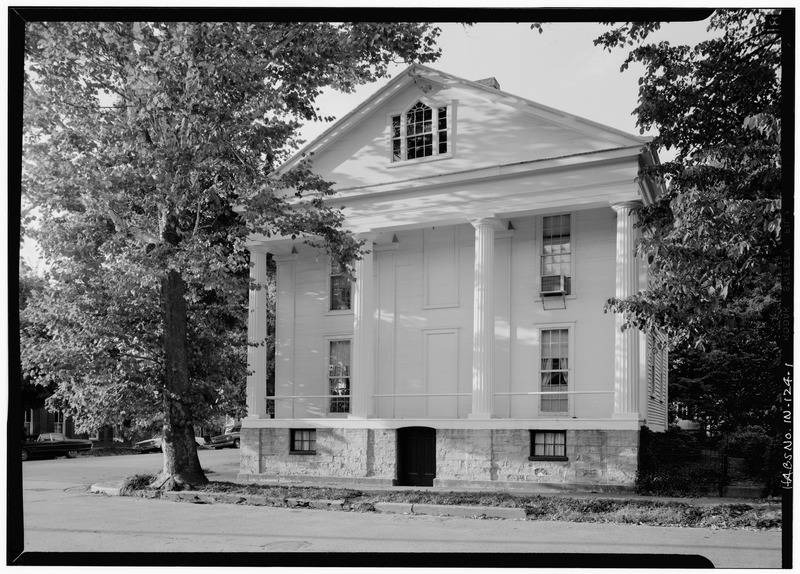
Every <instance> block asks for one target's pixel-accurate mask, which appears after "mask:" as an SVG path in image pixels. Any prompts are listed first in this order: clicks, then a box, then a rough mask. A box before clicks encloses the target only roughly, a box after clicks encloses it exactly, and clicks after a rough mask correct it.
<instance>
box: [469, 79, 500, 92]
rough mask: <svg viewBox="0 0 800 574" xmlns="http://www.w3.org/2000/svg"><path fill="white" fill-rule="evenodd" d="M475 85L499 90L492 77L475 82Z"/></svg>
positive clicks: (498, 85)
mask: <svg viewBox="0 0 800 574" xmlns="http://www.w3.org/2000/svg"><path fill="white" fill-rule="evenodd" d="M475 83H476V84H483V85H484V86H489V87H490V88H494V89H495V90H499V89H500V84H498V83H497V80H496V79H495V78H494V77H491V78H484V79H482V80H475Z"/></svg>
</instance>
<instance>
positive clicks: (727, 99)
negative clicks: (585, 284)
mask: <svg viewBox="0 0 800 574" xmlns="http://www.w3.org/2000/svg"><path fill="white" fill-rule="evenodd" d="M782 18H784V16H782V15H781V14H780V11H777V10H717V11H715V12H714V13H713V14H712V15H711V17H710V18H709V22H708V38H707V39H706V40H704V41H702V42H700V43H699V44H697V45H696V46H693V47H692V46H685V45H671V44H670V43H669V42H666V41H661V42H657V43H656V42H650V43H648V41H649V39H650V38H651V35H652V34H654V33H655V32H657V31H658V30H660V29H661V27H662V23H661V22H627V23H624V24H616V23H613V22H607V23H606V24H608V25H611V26H612V28H611V30H609V31H607V32H606V33H604V34H602V35H601V36H600V37H599V38H597V39H596V40H595V44H596V45H599V46H601V47H602V48H604V49H606V50H608V51H613V50H616V49H629V50H630V51H629V53H628V55H627V58H626V59H625V61H624V62H623V64H622V68H621V71H625V70H627V69H628V68H629V66H630V65H631V64H634V63H636V64H641V65H642V66H643V68H644V71H643V75H642V77H641V78H640V79H639V101H638V106H637V107H636V109H635V110H634V111H633V113H634V115H636V118H637V125H638V126H639V127H640V129H641V131H642V132H643V133H644V132H645V131H646V130H650V129H654V130H655V131H656V135H655V137H653V139H652V141H651V142H650V143H649V144H648V146H647V147H648V148H649V149H650V150H652V151H658V150H660V149H666V150H674V153H675V157H674V159H672V160H671V161H667V162H664V163H663V164H660V165H655V166H652V167H646V168H643V169H642V171H641V173H640V177H642V178H652V179H654V180H656V181H661V182H662V183H664V185H665V190H666V191H665V193H664V194H663V195H662V196H661V197H660V198H658V200H657V201H656V202H655V203H653V204H652V205H650V206H643V207H641V208H640V209H638V210H637V215H638V218H639V224H638V227H639V230H640V232H641V233H640V235H641V238H640V240H639V241H638V244H637V254H638V255H639V256H640V257H642V258H644V259H645V260H646V261H647V262H648V263H649V264H650V265H649V285H648V286H647V288H646V289H642V290H641V291H640V292H639V293H637V294H635V295H632V296H630V297H627V298H625V299H618V298H612V299H610V300H609V301H608V302H607V304H606V309H607V310H611V311H614V312H617V313H621V314H622V315H623V316H624V318H625V327H626V328H631V327H633V328H639V329H642V330H644V331H651V330H660V331H663V332H665V333H666V334H667V335H668V336H669V338H670V343H671V345H672V349H671V352H670V364H671V366H670V379H669V385H670V399H671V400H673V401H676V402H679V403H681V404H683V405H686V406H688V407H689V408H690V410H691V411H692V412H694V413H697V415H698V418H699V419H700V421H702V422H704V424H706V425H707V426H708V427H709V428H710V429H712V430H717V431H730V430H733V429H735V428H736V427H737V426H739V425H741V426H747V425H748V424H758V425H760V426H762V427H763V428H765V430H771V431H772V432H773V433H774V431H775V429H776V428H777V418H776V417H777V413H776V407H777V406H778V405H779V402H780V392H781V388H780V385H781V383H782V381H781V377H780V368H781V360H780V348H781V340H780V338H781V333H780V330H779V329H778V328H777V325H779V324H780V318H781V305H780V300H781V294H782V289H781V275H780V271H781V265H780V263H781V260H780V253H781V252H780V250H781V207H782V204H781V192H782V189H781V177H782V171H781V168H782V151H783V150H782V148H781V109H782V107H781V103H782V102H781V93H782V92H781V80H782V69H781V64H782V53H781V47H782V46H781V31H782V30H785V25H784V24H782V22H784V23H785V22H786V20H782ZM786 18H787V19H788V17H786ZM533 27H534V28H537V29H538V30H539V32H542V28H541V26H540V25H534V26H533Z"/></svg>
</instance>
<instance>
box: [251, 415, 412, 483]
mask: <svg viewBox="0 0 800 574" xmlns="http://www.w3.org/2000/svg"><path fill="white" fill-rule="evenodd" d="M316 430H317V433H316V434H317V439H316V440H317V443H316V454H291V453H290V452H289V446H290V439H289V434H290V429H288V428H262V429H247V428H244V429H242V454H241V462H240V469H239V472H240V474H242V475H260V477H261V478H270V477H273V478H279V477H286V476H301V477H326V478H327V477H335V478H347V479H355V478H385V479H388V480H389V481H390V482H391V480H392V479H394V478H395V477H396V475H397V460H396V459H397V455H396V453H395V448H396V447H395V445H396V443H397V438H396V436H397V431H395V430H392V429H342V428H320V429H316Z"/></svg>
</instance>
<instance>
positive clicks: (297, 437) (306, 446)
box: [289, 429, 317, 454]
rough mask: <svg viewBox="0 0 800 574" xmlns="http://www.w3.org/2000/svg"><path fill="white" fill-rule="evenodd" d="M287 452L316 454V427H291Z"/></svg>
mask: <svg viewBox="0 0 800 574" xmlns="http://www.w3.org/2000/svg"><path fill="white" fill-rule="evenodd" d="M289 432H290V433H291V435H290V439H291V440H290V445H289V454H317V430H316V429H291V430H290V431H289Z"/></svg>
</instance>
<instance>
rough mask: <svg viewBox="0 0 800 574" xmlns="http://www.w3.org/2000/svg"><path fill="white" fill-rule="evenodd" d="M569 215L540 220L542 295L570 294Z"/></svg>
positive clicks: (570, 253)
mask: <svg viewBox="0 0 800 574" xmlns="http://www.w3.org/2000/svg"><path fill="white" fill-rule="evenodd" d="M570 219H571V218H570V215H569V213H564V214H561V215H550V216H546V217H543V218H542V261H541V274H542V286H541V287H542V289H541V292H542V294H553V293H561V294H562V295H569V294H570V293H571V292H572V237H571V232H570V231H571V229H570V228H571V221H570Z"/></svg>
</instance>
